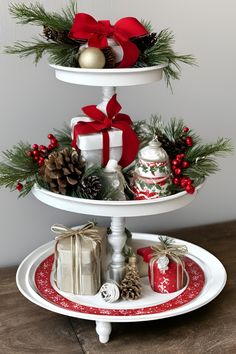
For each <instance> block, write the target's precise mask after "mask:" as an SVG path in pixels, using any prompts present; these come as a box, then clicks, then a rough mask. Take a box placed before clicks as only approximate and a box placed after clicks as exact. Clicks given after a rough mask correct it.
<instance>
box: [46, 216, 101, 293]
mask: <svg viewBox="0 0 236 354" xmlns="http://www.w3.org/2000/svg"><path fill="white" fill-rule="evenodd" d="M52 231H53V232H56V233H57V234H58V236H56V246H55V261H54V274H55V282H56V285H57V287H58V289H60V290H61V291H65V292H69V293H73V294H75V295H95V294H96V293H97V292H98V290H99V289H100V287H101V283H102V280H103V279H102V278H103V276H102V275H103V273H104V272H105V269H104V268H105V265H104V264H103V263H104V260H105V258H106V234H107V229H106V228H104V227H97V226H94V224H93V223H88V224H87V225H85V226H84V227H82V228H80V229H78V230H74V229H69V228H66V227H65V226H63V225H54V226H52Z"/></svg>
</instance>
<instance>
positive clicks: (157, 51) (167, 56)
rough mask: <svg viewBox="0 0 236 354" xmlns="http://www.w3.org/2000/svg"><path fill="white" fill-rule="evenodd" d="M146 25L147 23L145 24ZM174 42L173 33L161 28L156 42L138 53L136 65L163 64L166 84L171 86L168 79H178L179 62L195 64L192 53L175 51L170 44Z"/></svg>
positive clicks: (179, 71)
mask: <svg viewBox="0 0 236 354" xmlns="http://www.w3.org/2000/svg"><path fill="white" fill-rule="evenodd" d="M147 26H148V24H147ZM173 44H174V34H173V33H172V31H170V30H169V29H164V30H162V31H161V32H160V33H159V34H158V36H157V41H156V43H155V44H154V45H153V46H152V47H151V48H148V49H146V50H145V51H144V53H143V54H141V55H140V57H139V59H138V61H137V63H136V67H145V66H154V65H165V67H164V68H163V72H164V76H165V79H166V82H167V86H170V87H171V84H170V80H171V79H173V80H178V79H180V75H181V68H180V64H179V63H184V64H188V65H196V60H195V58H194V57H193V56H192V55H182V54H178V53H175V51H174V50H173V48H172V46H173Z"/></svg>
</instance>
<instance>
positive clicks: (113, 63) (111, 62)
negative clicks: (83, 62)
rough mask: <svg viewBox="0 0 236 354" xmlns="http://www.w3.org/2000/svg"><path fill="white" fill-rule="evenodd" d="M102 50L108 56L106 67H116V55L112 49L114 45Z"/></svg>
mask: <svg viewBox="0 0 236 354" xmlns="http://www.w3.org/2000/svg"><path fill="white" fill-rule="evenodd" d="M101 50H102V52H103V54H104V56H105V58H106V64H105V68H109V69H112V68H114V67H115V66H116V57H115V54H114V52H113V50H112V47H106V48H103V49H101Z"/></svg>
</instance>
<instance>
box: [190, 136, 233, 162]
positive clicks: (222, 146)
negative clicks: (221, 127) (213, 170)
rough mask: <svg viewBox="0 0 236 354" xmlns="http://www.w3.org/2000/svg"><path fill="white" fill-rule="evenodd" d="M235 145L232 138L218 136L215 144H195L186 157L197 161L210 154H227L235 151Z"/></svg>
mask: <svg viewBox="0 0 236 354" xmlns="http://www.w3.org/2000/svg"><path fill="white" fill-rule="evenodd" d="M233 150H234V149H233V145H232V143H231V140H230V139H224V138H218V139H217V141H216V142H215V143H213V144H204V145H196V146H193V147H192V148H191V149H189V150H188V151H187V152H186V158H187V159H188V160H189V161H195V160H196V159H199V158H203V159H204V158H206V157H207V156H210V155H215V156H225V154H229V153H232V152H233Z"/></svg>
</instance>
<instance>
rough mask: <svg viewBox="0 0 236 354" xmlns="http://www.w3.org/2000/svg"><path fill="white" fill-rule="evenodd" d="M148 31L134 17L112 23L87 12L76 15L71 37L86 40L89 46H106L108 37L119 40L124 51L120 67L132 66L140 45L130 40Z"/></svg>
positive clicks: (144, 34) (137, 55)
mask: <svg viewBox="0 0 236 354" xmlns="http://www.w3.org/2000/svg"><path fill="white" fill-rule="evenodd" d="M147 34H148V31H147V30H146V28H145V27H144V26H143V25H142V24H141V23H140V22H139V21H138V20H137V19H136V18H134V17H124V18H121V19H120V20H118V21H117V22H116V23H115V24H114V25H111V23H110V21H109V20H102V21H96V19H95V18H93V17H92V16H90V15H89V14H86V13H78V14H77V15H76V16H75V19H74V23H73V26H72V28H71V30H70V33H69V38H71V39H73V40H86V41H88V46H89V47H95V48H100V49H102V48H106V47H108V38H112V39H114V40H115V42H117V43H118V44H119V45H120V46H121V48H122V51H123V59H122V60H121V61H120V63H118V65H117V66H118V67H119V68H128V67H132V66H133V65H134V64H135V63H136V61H137V59H138V57H139V49H138V47H137V46H136V45H135V44H134V43H132V42H131V41H130V39H132V38H134V37H141V36H146V35H147Z"/></svg>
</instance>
